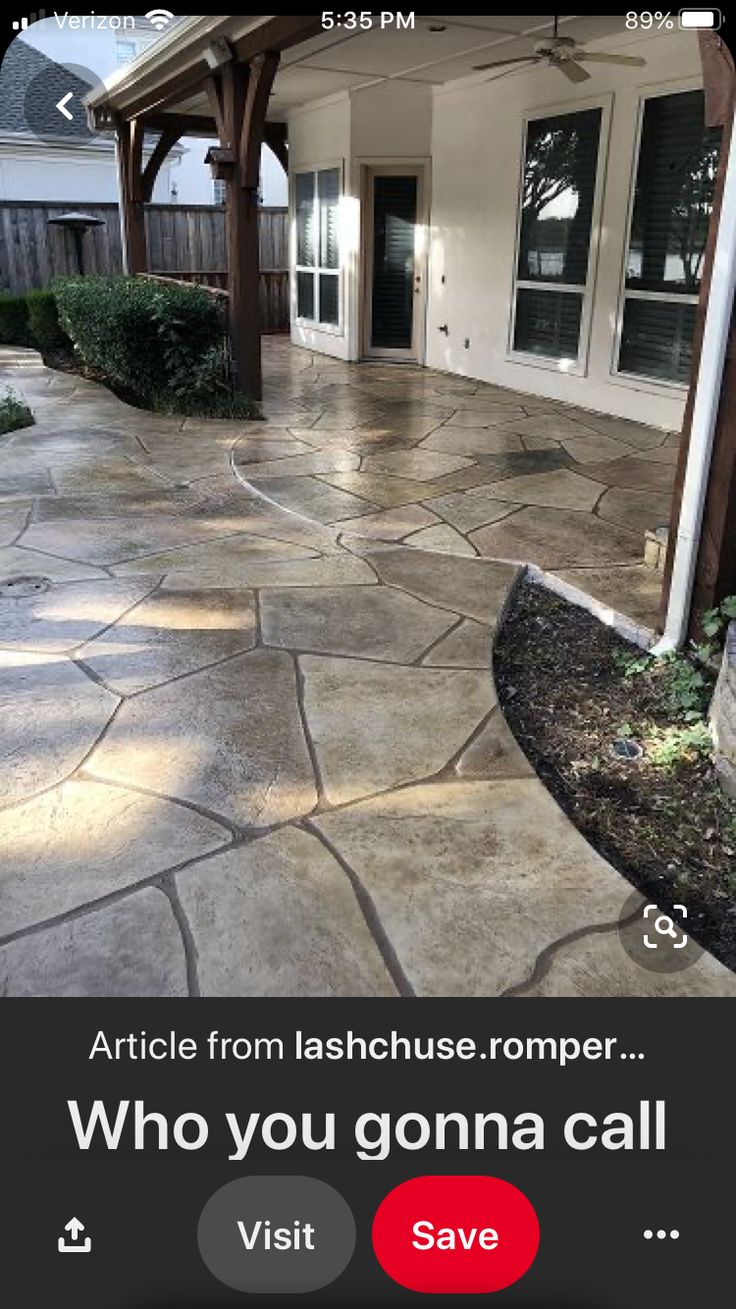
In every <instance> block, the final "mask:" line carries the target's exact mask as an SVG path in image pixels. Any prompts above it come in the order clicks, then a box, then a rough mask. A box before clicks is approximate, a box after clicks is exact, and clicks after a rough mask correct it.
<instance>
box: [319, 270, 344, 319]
mask: <svg viewBox="0 0 736 1309" xmlns="http://www.w3.org/2000/svg"><path fill="white" fill-rule="evenodd" d="M339 285H340V278H339V277H337V276H336V274H335V273H321V274H320V279H319V321H320V322H321V323H330V324H331V325H332V326H333V327H337V325H338V323H339V322H340V311H339V307H338V294H337V292H338V287H339Z"/></svg>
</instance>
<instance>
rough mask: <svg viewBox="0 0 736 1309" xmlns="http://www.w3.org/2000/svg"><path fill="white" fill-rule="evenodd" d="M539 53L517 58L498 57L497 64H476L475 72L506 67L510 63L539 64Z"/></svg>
mask: <svg viewBox="0 0 736 1309" xmlns="http://www.w3.org/2000/svg"><path fill="white" fill-rule="evenodd" d="M538 63H539V55H519V56H518V57H517V58H516V59H498V60H496V63H495V64H475V65H474V66H473V72H474V73H485V72H487V70H488V69H489V68H506V67H508V65H509V64H538Z"/></svg>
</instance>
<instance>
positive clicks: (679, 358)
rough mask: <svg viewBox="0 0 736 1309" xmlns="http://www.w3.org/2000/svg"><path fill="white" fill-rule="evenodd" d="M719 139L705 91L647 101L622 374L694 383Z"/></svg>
mask: <svg viewBox="0 0 736 1309" xmlns="http://www.w3.org/2000/svg"><path fill="white" fill-rule="evenodd" d="M721 135H722V133H721V129H720V128H709V127H706V125H705V101H704V96H703V92H702V90H700V89H697V88H696V89H690V90H681V91H675V92H663V93H661V94H657V95H650V96H647V97H645V98H644V99H643V100H642V103H641V110H640V120H639V136H638V150H637V158H636V177H635V182H634V187H633V198H632V203H631V207H630V215H629V228H628V234H627V241H626V251H625V255H626V257H625V262H624V271H623V282H622V288H621V297H620V305H619V316H618V328H617V334H616V355H615V359H614V371H615V372H617V373H618V374H619V375H620V376H622V377H627V376H630V377H636V378H645V379H648V380H649V381H652V382H655V383H659V384H664V385H668V386H673V387H680V388H684V387H687V386H688V384H689V381H690V367H691V362H692V340H693V332H694V330H695V312H696V306H697V303H698V297H699V294H700V279H701V276H702V270H703V259H704V256H705V244H706V240H707V236H708V225H709V222H710V215H711V212H712V209H713V195H714V192H715V181H716V172H717V169H718V161H719V156H720V148H721Z"/></svg>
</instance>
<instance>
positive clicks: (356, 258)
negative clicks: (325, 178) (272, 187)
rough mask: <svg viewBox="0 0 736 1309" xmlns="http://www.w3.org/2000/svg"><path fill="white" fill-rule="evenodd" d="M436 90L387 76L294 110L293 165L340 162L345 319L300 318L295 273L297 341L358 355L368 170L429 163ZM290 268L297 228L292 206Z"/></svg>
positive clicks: (300, 167)
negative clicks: (327, 322) (320, 323)
mask: <svg viewBox="0 0 736 1309" xmlns="http://www.w3.org/2000/svg"><path fill="white" fill-rule="evenodd" d="M431 132H432V95H431V88H430V87H428V86H420V85H409V84H407V83H398V82H384V83H381V84H380V85H378V86H373V87H367V88H365V89H362V90H359V91H354V92H346V93H344V94H341V95H338V96H330V97H329V98H328V99H325V100H323V101H320V102H316V103H314V104H312V105H308V106H306V107H305V108H303V109H299V110H297V111H296V112H295V113H293V114H292V116H291V117H290V119H289V170H290V175H291V176H293V174H294V173H295V172H299V171H301V170H303V169H311V168H327V167H334V166H336V165H338V164H339V165H340V167H341V168H342V170H343V198H342V201H341V214H340V240H341V251H340V253H341V264H342V279H341V296H342V301H341V323H340V327H339V329H337V330H336V331H334V332H333V331H320V330H317V329H316V328H312V327H309V326H307V325H305V324H303V323H298V322H297V321H296V287H295V280H296V279H295V278H293V277H292V333H291V335H292V340H293V341H294V342H295V344H297V345H302V346H306V347H307V348H309V349H311V350H320V351H323V352H324V353H325V354H330V355H336V356H337V357H338V358H340V359H358V358H359V357H360V350H361V323H360V313H361V299H360V289H361V248H360V246H361V194H362V189H363V170H364V169H365V168H366V167H369V166H370V165H373V164H380V163H384V164H385V163H413V162H417V161H423V162H425V164H426V165H427V167H429V153H430V141H431ZM291 227H292V267H293V263H294V231H293V227H294V224H293V212H292V223H291Z"/></svg>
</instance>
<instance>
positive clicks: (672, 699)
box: [661, 652, 713, 723]
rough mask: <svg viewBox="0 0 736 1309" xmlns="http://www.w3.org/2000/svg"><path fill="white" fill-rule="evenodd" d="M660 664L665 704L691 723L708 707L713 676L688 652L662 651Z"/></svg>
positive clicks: (676, 714)
mask: <svg viewBox="0 0 736 1309" xmlns="http://www.w3.org/2000/svg"><path fill="white" fill-rule="evenodd" d="M661 664H662V684H663V692H664V697H665V701H666V704H667V706H668V708H669V709H670V711H671V712H672V713H673V714H674V715H675V716H676V717H678V718H682V719H684V721H685V722H686V723H694V722H696V720H697V719H700V718H702V717H703V716H704V714H705V713H706V711H707V708H708V702H709V700H710V695H711V691H712V689H713V678H712V677H711V676H710V675H709V674H708V673H707V672H706V670H705V668H704V667H703V665H702V664H701V663H700V662H695V661H694V660H693V659H692V658H689V657H688V656H687V655H681V654H677V653H674V652H673V653H672V654H668V655H665V656H664V657H663V659H662V661H661Z"/></svg>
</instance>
